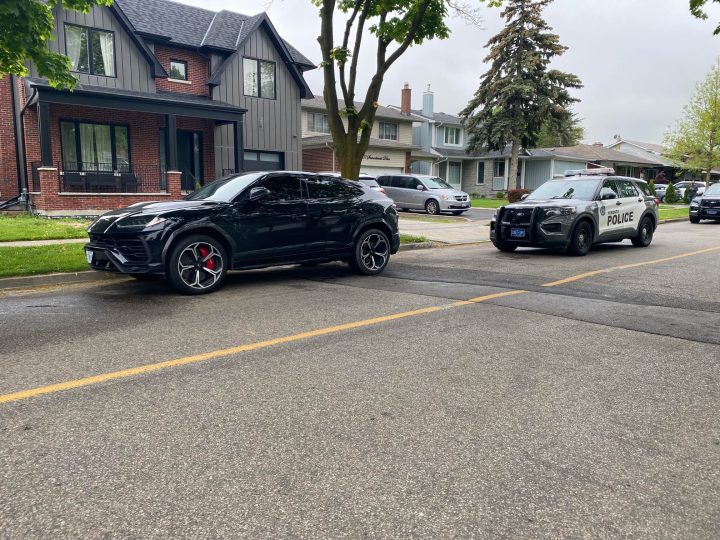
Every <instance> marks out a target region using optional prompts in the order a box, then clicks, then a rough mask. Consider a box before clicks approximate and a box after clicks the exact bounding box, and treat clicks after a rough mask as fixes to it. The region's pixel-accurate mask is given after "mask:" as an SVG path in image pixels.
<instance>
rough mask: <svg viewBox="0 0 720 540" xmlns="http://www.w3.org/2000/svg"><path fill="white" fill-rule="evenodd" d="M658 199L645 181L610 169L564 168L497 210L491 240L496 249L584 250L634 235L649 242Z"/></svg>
mask: <svg viewBox="0 0 720 540" xmlns="http://www.w3.org/2000/svg"><path fill="white" fill-rule="evenodd" d="M659 205H660V201H659V200H658V199H657V198H656V197H655V196H654V195H653V194H652V192H651V191H650V187H649V186H648V185H647V183H646V182H645V181H643V180H639V179H637V178H625V177H622V176H615V171H614V170H613V169H609V168H598V169H584V170H578V171H567V172H566V173H565V177H563V178H559V179H553V180H549V181H547V182H545V183H544V184H543V185H541V186H540V187H539V188H537V189H536V190H535V191H533V192H532V193H531V194H530V195H526V196H524V197H523V200H522V201H520V202H518V203H515V204H509V205H507V206H503V207H501V208H499V209H498V211H497V212H496V214H495V216H494V217H493V219H492V221H491V222H490V240H491V241H492V243H493V244H494V245H495V247H496V248H498V249H499V250H500V251H514V250H515V249H517V248H518V247H549V248H554V249H562V250H567V251H568V252H569V253H572V254H574V255H586V254H587V253H588V252H589V251H590V248H591V247H592V245H593V244H599V243H602V242H620V241H622V240H625V239H630V240H632V243H633V245H634V246H637V247H647V246H649V245H650V243H651V242H652V239H653V233H654V232H655V229H656V228H657V224H658V206H659Z"/></svg>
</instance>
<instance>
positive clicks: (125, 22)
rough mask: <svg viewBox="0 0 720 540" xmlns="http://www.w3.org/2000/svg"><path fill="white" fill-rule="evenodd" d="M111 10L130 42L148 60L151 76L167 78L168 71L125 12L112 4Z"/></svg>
mask: <svg viewBox="0 0 720 540" xmlns="http://www.w3.org/2000/svg"><path fill="white" fill-rule="evenodd" d="M109 8H110V11H111V13H112V14H113V15H115V18H117V20H118V22H119V23H120V26H122V27H123V28H124V29H125V31H126V32H127V33H128V36H130V40H131V41H132V42H133V43H134V44H135V46H136V47H137V48H138V50H139V51H140V54H141V55H142V56H143V57H144V58H145V60H147V62H148V64H150V74H151V75H152V76H153V77H167V76H168V73H167V71H165V68H164V67H163V66H162V64H161V63H160V61H159V60H158V59H157V57H156V56H155V55H154V54H153V53H152V51H150V49H149V48H148V46H147V45H146V44H145V42H144V41H143V40H142V39H140V38H139V37H138V35H137V32H136V31H135V28H134V26H133V24H132V23H131V22H130V20H129V19H128V17H127V15H126V14H125V12H124V11H123V10H122V9H121V8H120V7H119V6H118V5H116V4H111V5H110V6H109Z"/></svg>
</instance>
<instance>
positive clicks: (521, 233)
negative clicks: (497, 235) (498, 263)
mask: <svg viewBox="0 0 720 540" xmlns="http://www.w3.org/2000/svg"><path fill="white" fill-rule="evenodd" d="M510 236H511V237H512V238H525V229H510Z"/></svg>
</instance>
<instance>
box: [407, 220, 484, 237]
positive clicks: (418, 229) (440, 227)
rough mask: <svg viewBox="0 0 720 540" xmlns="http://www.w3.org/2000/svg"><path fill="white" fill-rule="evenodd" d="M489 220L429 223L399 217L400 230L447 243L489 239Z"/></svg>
mask: <svg viewBox="0 0 720 540" xmlns="http://www.w3.org/2000/svg"><path fill="white" fill-rule="evenodd" d="M489 223H490V221H489V220H483V221H457V222H456V223H431V222H427V221H416V220H411V219H402V217H401V218H400V232H401V233H402V234H411V235H413V236H424V237H425V238H427V239H428V240H433V241H435V242H444V243H447V244H465V243H468V242H486V241H488V240H489V239H490V228H489V227H488V225H489Z"/></svg>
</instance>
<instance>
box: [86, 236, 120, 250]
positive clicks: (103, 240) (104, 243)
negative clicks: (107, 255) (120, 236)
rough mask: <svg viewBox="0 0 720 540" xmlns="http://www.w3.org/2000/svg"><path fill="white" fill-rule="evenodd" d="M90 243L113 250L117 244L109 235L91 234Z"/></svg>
mask: <svg viewBox="0 0 720 540" xmlns="http://www.w3.org/2000/svg"><path fill="white" fill-rule="evenodd" d="M90 241H91V242H92V243H93V244H96V245H98V246H101V247H106V248H111V247H114V246H115V242H114V241H113V239H112V237H111V236H110V235H108V234H103V233H90Z"/></svg>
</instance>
